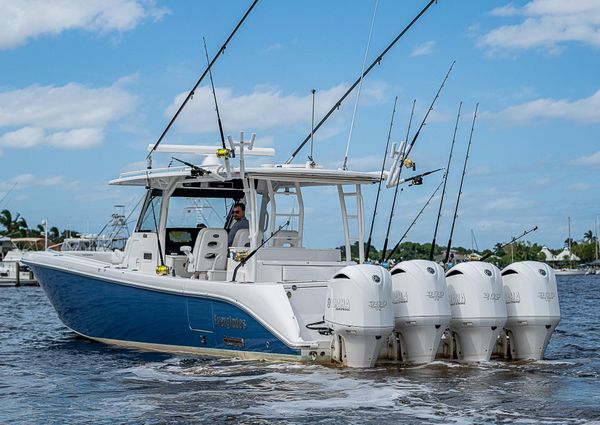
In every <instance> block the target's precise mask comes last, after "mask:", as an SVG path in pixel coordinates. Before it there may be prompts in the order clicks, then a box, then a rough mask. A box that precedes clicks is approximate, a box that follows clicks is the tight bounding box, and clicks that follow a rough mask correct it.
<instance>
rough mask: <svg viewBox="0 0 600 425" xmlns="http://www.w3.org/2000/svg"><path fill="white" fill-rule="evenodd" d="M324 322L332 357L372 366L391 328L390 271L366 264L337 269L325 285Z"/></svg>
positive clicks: (345, 362)
mask: <svg viewBox="0 0 600 425" xmlns="http://www.w3.org/2000/svg"><path fill="white" fill-rule="evenodd" d="M325 323H326V325H327V326H328V327H329V328H330V329H332V330H333V338H332V350H331V352H332V358H333V359H334V360H336V361H339V362H341V363H343V364H345V365H346V366H349V367H372V366H373V365H374V364H375V362H376V360H377V356H378V354H379V352H380V351H381V348H382V346H383V344H384V343H386V342H387V339H388V336H389V335H390V333H391V332H392V330H393V329H394V311H393V308H392V278H391V276H390V273H389V272H388V271H387V270H385V269H384V268H382V267H380V266H373V265H366V264H361V265H354V266H347V267H344V268H343V269H341V270H340V271H338V272H337V273H336V274H335V275H334V276H333V279H331V280H330V281H329V283H328V284H327V297H326V301H325Z"/></svg>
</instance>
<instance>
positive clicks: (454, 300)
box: [446, 261, 506, 362]
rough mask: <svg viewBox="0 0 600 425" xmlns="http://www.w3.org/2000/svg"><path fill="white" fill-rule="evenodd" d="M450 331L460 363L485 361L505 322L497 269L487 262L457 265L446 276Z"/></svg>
mask: <svg viewBox="0 0 600 425" xmlns="http://www.w3.org/2000/svg"><path fill="white" fill-rule="evenodd" d="M446 283H447V285H448V296H449V299H450V311H451V314H452V318H451V319H450V325H449V327H450V329H451V330H452V332H453V333H454V334H455V337H456V339H457V341H456V342H457V344H458V349H457V355H458V359H459V360H463V361H468V362H477V361H488V360H489V359H490V356H491V355H492V351H493V349H494V346H495V344H496V342H497V340H498V336H499V335H500V332H501V331H502V328H503V327H504V324H505V323H506V302H505V299H504V288H503V286H502V277H501V275H500V270H499V269H498V268H497V267H496V266H494V265H493V264H490V263H484V262H480V261H472V262H468V263H460V264H458V265H456V266H454V267H453V268H452V269H450V270H449V271H448V272H447V273H446Z"/></svg>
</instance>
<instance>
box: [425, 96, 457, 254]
mask: <svg viewBox="0 0 600 425" xmlns="http://www.w3.org/2000/svg"><path fill="white" fill-rule="evenodd" d="M461 108H462V102H460V103H459V105H458V114H457V115H456V124H455V125H454V134H453V135H452V144H451V145H450V155H449V156H448V165H446V172H445V173H444V187H443V188H442V196H441V199H440V208H439V209H438V214H437V219H436V221H435V230H434V231H433V240H432V241H431V250H430V251H429V261H433V253H434V251H435V238H436V236H437V231H438V226H439V224H440V218H441V216H442V206H443V205H444V195H445V194H446V184H447V183H448V173H449V172H450V163H451V161H452V152H453V151H454V142H455V141H456V130H458V122H459V120H460V110H461Z"/></svg>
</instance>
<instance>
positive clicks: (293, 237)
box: [272, 230, 299, 248]
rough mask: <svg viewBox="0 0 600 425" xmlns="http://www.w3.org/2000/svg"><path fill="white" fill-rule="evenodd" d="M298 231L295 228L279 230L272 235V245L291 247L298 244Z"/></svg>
mask: <svg viewBox="0 0 600 425" xmlns="http://www.w3.org/2000/svg"><path fill="white" fill-rule="evenodd" d="M298 241H299V238H298V231H297V230H280V231H279V233H277V234H276V235H275V236H273V245H272V246H273V247H282V248H287V247H289V248H292V247H297V246H298Z"/></svg>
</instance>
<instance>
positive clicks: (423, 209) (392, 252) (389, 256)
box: [385, 180, 444, 261]
mask: <svg viewBox="0 0 600 425" xmlns="http://www.w3.org/2000/svg"><path fill="white" fill-rule="evenodd" d="M442 183H444V180H442V181H441V182H440V184H438V186H437V188H436V189H435V190H434V191H433V193H432V194H431V196H430V197H429V199H428V200H427V202H425V205H423V208H421V211H419V213H418V214H417V216H416V217H415V219H414V220H413V221H412V223H410V226H408V229H406V232H404V234H403V235H402V237H401V238H400V240H399V241H398V243H397V244H396V245H394V248H392V250H391V251H390V253H389V254H388V256H387V257H386V259H385V261H390V258H392V255H394V253H395V252H396V250H397V249H398V248H399V247H400V244H401V243H402V241H403V240H404V238H405V237H406V235H407V234H408V232H410V229H412V227H413V226H414V225H415V223H416V222H417V220H418V219H419V217H421V214H423V211H425V208H427V205H429V203H430V202H431V200H432V199H433V197H434V196H435V194H436V193H437V192H438V190H440V187H442Z"/></svg>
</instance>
